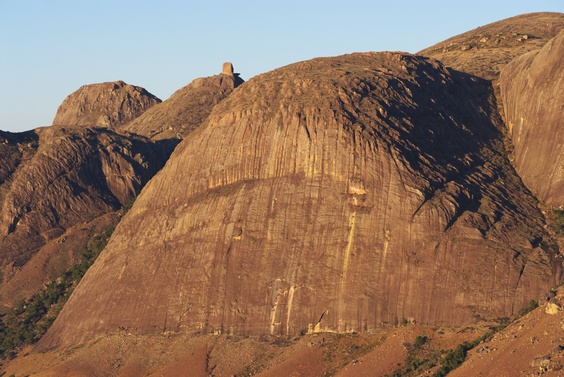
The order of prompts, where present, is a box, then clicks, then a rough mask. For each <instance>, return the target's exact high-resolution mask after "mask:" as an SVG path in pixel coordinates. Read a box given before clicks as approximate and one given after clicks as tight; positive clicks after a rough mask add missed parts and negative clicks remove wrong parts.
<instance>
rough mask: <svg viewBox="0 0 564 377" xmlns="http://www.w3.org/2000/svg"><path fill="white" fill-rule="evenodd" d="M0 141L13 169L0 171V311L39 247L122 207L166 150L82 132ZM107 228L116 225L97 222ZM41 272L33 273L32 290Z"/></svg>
mask: <svg viewBox="0 0 564 377" xmlns="http://www.w3.org/2000/svg"><path fill="white" fill-rule="evenodd" d="M1 135H3V136H2V137H3V140H4V141H5V142H4V143H3V144H2V145H1V147H2V148H4V150H6V151H11V152H10V153H8V152H7V153H5V154H3V155H2V159H3V161H4V160H6V161H8V160H9V161H14V163H12V164H6V165H3V170H1V173H2V177H1V178H2V180H1V181H0V194H1V195H0V199H1V201H0V206H1V207H0V208H1V212H0V268H1V270H0V271H1V278H2V279H1V283H2V285H1V286H0V302H1V303H2V304H5V303H9V302H11V301H12V300H14V299H15V298H16V297H15V296H14V295H15V293H13V289H12V288H10V287H9V286H10V284H11V282H12V280H13V279H19V278H18V277H17V275H18V274H20V272H21V271H22V270H25V266H26V264H27V263H28V262H29V261H30V260H31V259H32V257H34V256H35V255H36V254H37V253H38V252H39V251H40V250H41V248H42V247H43V246H44V245H46V244H47V243H49V242H50V241H51V240H54V239H56V238H58V237H60V236H61V235H63V234H65V232H67V230H69V229H72V228H73V227H76V226H77V225H83V224H87V223H90V222H92V221H93V220H95V219H96V218H98V217H100V216H103V215H105V214H107V213H109V212H113V211H115V210H116V209H118V208H120V207H121V206H122V205H123V204H125V203H127V202H128V201H129V200H131V199H132V198H133V197H134V196H135V195H136V194H137V193H138V192H139V191H140V190H141V188H142V187H143V185H144V184H145V183H146V182H147V181H148V180H149V179H150V178H151V177H152V176H153V175H154V174H155V173H156V172H157V171H158V170H159V169H160V168H161V167H162V166H163V165H164V162H165V161H166V159H167V157H168V155H169V154H170V151H171V150H172V148H168V152H167V148H163V147H162V146H160V145H157V144H155V143H153V142H150V141H148V140H147V139H145V138H141V137H125V136H122V135H118V134H116V133H114V132H112V131H109V130H107V129H95V128H87V127H74V128H73V127H67V128H61V127H57V126H52V127H47V128H42V129H37V130H35V131H33V132H30V133H26V134H22V135H18V134H11V135H10V134H8V133H2V134H0V136H1ZM4 136H6V137H4ZM6 156H7V157H6ZM10 156H12V157H10ZM110 223H115V221H113V220H112V221H109V222H108V221H104V224H110ZM93 226H94V228H100V226H102V225H96V224H93ZM92 229H93V228H92ZM81 237H82V238H85V237H86V236H81ZM86 239H87V238H86ZM61 249H64V247H61ZM80 250H81V248H80V247H79V248H78V250H74V252H75V253H77V252H78V253H79V252H80ZM46 264H47V262H45V263H44V266H40V267H37V266H36V267H37V268H39V269H41V268H45V265H46ZM36 265H37V263H36ZM63 269H64V268H63ZM47 272H48V271H44V273H45V274H44V275H43V276H40V275H41V274H40V273H35V275H34V279H36V282H35V285H36V288H38V287H37V285H39V287H40V286H41V284H42V282H44V279H45V278H46V277H47V276H48V275H49V274H48V273H47ZM26 276H28V275H26ZM19 280H22V279H19ZM24 280H25V279H24ZM19 293H22V292H19Z"/></svg>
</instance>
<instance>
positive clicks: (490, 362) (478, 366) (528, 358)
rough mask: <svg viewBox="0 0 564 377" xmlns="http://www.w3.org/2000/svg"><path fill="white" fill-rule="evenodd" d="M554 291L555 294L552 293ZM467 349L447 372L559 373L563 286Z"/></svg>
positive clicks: (563, 358)
mask: <svg viewBox="0 0 564 377" xmlns="http://www.w3.org/2000/svg"><path fill="white" fill-rule="evenodd" d="M554 293H556V297H555V295H554ZM551 296H552V297H551V298H550V301H547V302H544V303H543V305H541V306H540V307H539V308H538V309H536V310H534V311H533V312H531V313H529V314H528V315H526V316H525V317H523V318H520V319H519V320H517V321H515V322H514V323H512V324H511V325H510V326H508V327H507V328H505V329H504V330H503V331H500V332H499V333H497V334H495V335H494V336H493V337H491V338H490V339H488V340H487V341H486V342H484V343H483V344H481V345H479V346H478V347H476V348H474V349H473V350H472V351H470V353H469V355H468V358H467V360H466V362H464V364H462V366H461V367H460V368H458V369H456V370H455V371H453V372H452V373H451V374H449V376H452V377H462V376H467V377H474V376H484V377H486V376H491V377H494V376H496V377H498V376H507V377H512V376H540V375H542V376H545V377H549V376H555V377H558V376H562V373H563V371H564V331H563V330H564V312H563V311H562V303H563V302H564V290H563V289H562V287H559V289H558V290H557V291H556V292H553V293H552V294H551Z"/></svg>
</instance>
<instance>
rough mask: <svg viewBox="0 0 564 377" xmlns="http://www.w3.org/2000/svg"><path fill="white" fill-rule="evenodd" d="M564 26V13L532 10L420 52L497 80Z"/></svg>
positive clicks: (460, 69) (474, 73) (465, 70)
mask: <svg viewBox="0 0 564 377" xmlns="http://www.w3.org/2000/svg"><path fill="white" fill-rule="evenodd" d="M563 28H564V14H563V13H530V14H523V15H520V16H516V17H511V18H508V19H505V20H502V21H498V22H494V23H491V24H488V25H485V26H482V27H479V28H477V29H474V30H471V31H469V32H466V33H463V34H460V35H457V36H455V37H452V38H449V39H447V40H446V41H443V42H440V43H437V44H436V45H434V46H431V47H429V48H426V49H425V50H422V51H420V52H418V53H417V54H418V55H423V56H429V57H433V58H435V59H438V60H440V61H441V62H442V63H443V64H445V65H446V66H448V67H452V68H454V69H457V70H459V71H463V72H467V73H471V74H473V75H476V76H479V77H483V78H486V79H489V80H494V79H497V78H498V77H499V72H500V71H501V70H502V69H503V67H504V66H505V65H506V64H507V63H509V62H510V61H511V60H513V59H514V58H516V57H518V56H520V55H523V54H525V53H527V52H529V51H534V50H538V49H540V48H541V47H542V46H543V45H544V44H545V43H546V42H548V41H549V40H550V39H551V38H554V37H555V36H556V35H557V34H558V33H559V32H560V30H562V29H563Z"/></svg>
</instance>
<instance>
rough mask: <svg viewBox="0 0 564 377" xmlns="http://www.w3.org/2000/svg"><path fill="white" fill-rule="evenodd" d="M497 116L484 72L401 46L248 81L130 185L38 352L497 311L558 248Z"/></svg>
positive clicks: (549, 276)
mask: <svg viewBox="0 0 564 377" xmlns="http://www.w3.org/2000/svg"><path fill="white" fill-rule="evenodd" d="M500 122H501V120H500V119H499V117H498V115H497V112H496V111H495V103H493V96H492V93H491V87H490V85H489V83H488V82H486V81H485V80H481V79H478V78H475V77H472V76H469V75H466V74H462V73H459V72H455V71H448V70H446V69H445V68H444V67H443V66H442V65H441V64H440V63H439V62H437V61H434V60H428V59H423V58H418V57H415V56H412V55H405V54H397V53H366V54H352V55H345V56H341V57H335V58H324V59H314V60H311V61H307V62H302V63H297V64H293V65H290V66H287V67H284V68H280V69H278V70H275V71H272V72H270V73H267V74H264V75H261V76H258V77H255V78H253V79H251V80H249V81H248V82H247V83H246V84H245V85H243V86H241V87H240V88H239V89H238V90H237V91H235V92H234V93H233V94H232V95H230V96H229V97H228V98H227V99H225V100H224V101H223V102H221V103H220V104H219V105H217V106H216V107H215V108H214V109H213V111H212V113H211V114H210V116H209V117H208V119H207V121H206V123H205V124H204V125H202V126H201V127H199V128H198V129H197V130H196V131H194V132H192V133H191V134H190V135H189V136H188V137H187V138H186V139H185V140H184V141H183V142H182V143H181V144H180V145H179V147H177V149H176V150H175V152H174V154H173V156H172V157H171V158H170V160H169V161H168V162H167V165H166V166H165V168H164V169H163V170H162V171H161V172H160V173H159V174H158V175H157V176H156V177H155V178H154V179H153V180H152V181H151V182H150V184H149V185H147V186H146V188H145V189H144V190H143V192H142V194H141V195H140V196H139V197H138V199H137V201H136V202H135V205H134V207H133V208H132V210H131V211H130V212H129V213H128V215H127V216H126V217H125V218H124V219H123V220H122V222H121V223H120V225H119V226H118V228H117V229H116V231H115V233H114V235H113V237H112V239H111V240H110V243H109V245H108V247H107V248H106V250H105V251H104V252H103V253H102V255H101V256H100V258H99V259H98V260H97V262H96V263H95V264H94V266H93V267H92V268H91V269H90V270H89V271H88V273H87V275H86V276H85V278H84V279H83V280H82V282H81V283H80V285H79V286H78V287H77V289H76V290H75V292H74V294H73V296H72V297H71V299H70V300H69V302H68V303H67V305H66V306H65V308H64V309H63V311H62V312H61V314H60V315H59V317H58V318H57V320H56V322H55V323H54V325H53V327H52V328H51V329H50V330H49V332H48V333H47V335H46V336H45V337H44V338H43V339H42V340H41V342H40V344H39V349H43V350H44V349H48V348H51V347H55V346H58V345H68V344H75V343H78V342H81V341H83V340H85V339H88V338H91V337H93V336H95V335H97V334H101V333H103V332H106V331H112V330H116V329H118V328H122V329H123V328H125V329H127V331H130V332H142V333H143V332H165V333H167V332H170V331H172V332H177V331H179V332H199V333H227V334H229V333H234V334H264V333H270V334H282V335H290V336H291V335H295V334H299V333H304V332H317V331H336V332H351V331H371V330H374V329H375V328H378V327H389V326H394V325H397V324H398V323H401V322H402V321H405V320H408V319H413V320H415V321H417V322H419V323H424V324H425V323H426V324H455V323H464V322H468V321H475V320H477V319H479V318H483V317H486V318H488V317H499V316H504V315H508V314H510V313H512V312H514V311H516V310H518V309H519V308H520V307H522V306H524V305H525V304H526V303H527V302H528V301H529V300H530V299H531V297H536V296H537V295H538V294H539V293H540V292H543V291H546V290H547V289H548V287H550V286H552V285H553V284H554V283H555V282H556V281H558V280H559V278H560V276H559V272H560V267H561V262H560V256H559V255H557V249H556V247H555V246H554V245H553V243H552V241H551V239H550V237H549V235H548V234H546V232H545V231H544V229H543V224H542V222H541V221H540V220H538V219H541V218H542V215H541V214H540V212H539V210H538V209H537V207H536V201H535V199H534V198H533V197H532V196H531V195H530V194H529V193H528V191H527V190H526V189H525V188H524V186H523V185H522V183H521V181H520V179H519V178H518V177H517V175H516V173H515V171H514V170H513V168H512V167H511V165H510V163H509V161H508V160H507V158H506V157H505V155H504V151H503V143H502V142H501V140H500V135H499V131H498V129H499V127H500Z"/></svg>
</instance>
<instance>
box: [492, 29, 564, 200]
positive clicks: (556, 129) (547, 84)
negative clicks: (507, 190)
mask: <svg viewBox="0 0 564 377" xmlns="http://www.w3.org/2000/svg"><path fill="white" fill-rule="evenodd" d="M563 61H564V31H563V32H561V33H560V34H559V35H558V36H557V37H556V38H554V39H552V40H551V41H550V42H548V43H547V44H546V45H545V46H544V47H543V48H542V50H540V51H533V52H530V53H528V54H525V55H523V56H521V57H519V58H517V59H515V60H513V61H512V62H511V63H510V64H509V65H507V67H506V68H505V69H504V70H503V71H502V74H501V77H500V85H501V94H502V98H503V104H504V108H505V117H506V123H507V125H508V129H509V134H510V137H511V139H512V141H513V145H514V148H515V149H514V152H515V162H514V163H515V167H516V169H517V172H518V173H519V174H520V175H521V177H522V179H523V182H525V184H526V185H527V186H528V187H529V188H530V189H531V190H532V191H533V192H535V194H537V195H538V196H539V197H540V198H541V199H542V200H543V201H545V202H546V203H547V204H549V205H552V206H563V205H564V153H563V152H562V146H563V145H564V129H563V128H562V126H563V125H564V115H563V114H564V111H563V110H564V66H563V64H562V62H563Z"/></svg>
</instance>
